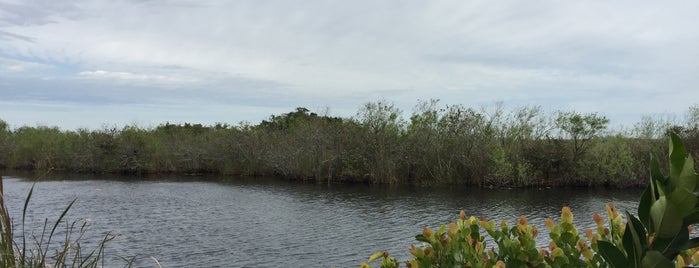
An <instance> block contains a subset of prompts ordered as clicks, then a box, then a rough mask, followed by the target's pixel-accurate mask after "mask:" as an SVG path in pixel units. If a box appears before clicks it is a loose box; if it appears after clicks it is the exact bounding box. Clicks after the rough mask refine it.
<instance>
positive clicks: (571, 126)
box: [556, 112, 609, 162]
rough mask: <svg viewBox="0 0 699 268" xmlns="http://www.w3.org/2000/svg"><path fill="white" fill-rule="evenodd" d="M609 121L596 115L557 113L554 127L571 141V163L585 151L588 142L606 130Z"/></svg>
mask: <svg viewBox="0 0 699 268" xmlns="http://www.w3.org/2000/svg"><path fill="white" fill-rule="evenodd" d="M608 123H609V119H607V118H606V117H605V116H601V115H598V114H597V113H588V114H580V113H577V112H559V114H558V117H557V118H556V125H557V126H558V128H560V129H561V131H563V134H564V136H565V137H567V138H569V139H571V140H572V141H573V161H574V162H575V161H576V160H577V159H578V158H580V157H581V156H582V155H583V154H585V150H586V149H587V145H588V142H589V141H590V140H591V139H593V138H594V137H596V136H598V135H599V134H600V133H602V131H604V130H605V129H607V124H608Z"/></svg>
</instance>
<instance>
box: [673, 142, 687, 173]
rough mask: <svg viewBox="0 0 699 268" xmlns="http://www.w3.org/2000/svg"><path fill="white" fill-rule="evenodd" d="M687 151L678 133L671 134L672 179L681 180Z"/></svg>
mask: <svg viewBox="0 0 699 268" xmlns="http://www.w3.org/2000/svg"><path fill="white" fill-rule="evenodd" d="M685 157H687V151H686V150H685V148H684V143H682V139H681V138H680V136H678V135H677V134H676V133H674V132H673V133H670V178H672V177H675V178H679V177H680V173H681V172H682V169H683V168H684V162H685Z"/></svg>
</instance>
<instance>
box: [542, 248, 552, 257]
mask: <svg viewBox="0 0 699 268" xmlns="http://www.w3.org/2000/svg"><path fill="white" fill-rule="evenodd" d="M539 255H541V256H543V257H548V256H550V255H551V254H549V251H548V250H546V249H543V248H542V249H539Z"/></svg>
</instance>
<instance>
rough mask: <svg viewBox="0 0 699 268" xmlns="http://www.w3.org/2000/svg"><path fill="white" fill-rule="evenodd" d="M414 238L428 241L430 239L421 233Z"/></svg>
mask: <svg viewBox="0 0 699 268" xmlns="http://www.w3.org/2000/svg"><path fill="white" fill-rule="evenodd" d="M415 240H417V241H420V242H425V243H430V240H429V239H427V237H425V236H424V235H422V234H419V235H416V236H415Z"/></svg>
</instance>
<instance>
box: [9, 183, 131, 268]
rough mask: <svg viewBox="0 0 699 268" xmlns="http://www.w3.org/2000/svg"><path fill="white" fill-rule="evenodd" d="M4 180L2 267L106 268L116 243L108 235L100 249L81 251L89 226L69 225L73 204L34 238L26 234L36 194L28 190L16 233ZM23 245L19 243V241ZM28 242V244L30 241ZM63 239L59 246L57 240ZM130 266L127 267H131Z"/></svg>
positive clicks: (47, 223) (85, 224)
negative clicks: (110, 247)
mask: <svg viewBox="0 0 699 268" xmlns="http://www.w3.org/2000/svg"><path fill="white" fill-rule="evenodd" d="M2 186H3V184H2V177H1V176H0V267H2V268H14V267H26V268H32V267H36V268H46V267H55V268H59V267H104V257H105V251H104V249H105V245H106V243H107V242H109V241H111V240H112V239H114V236H113V235H111V234H107V235H105V236H104V237H103V238H102V239H101V240H100V241H98V242H97V246H95V247H94V248H92V249H91V250H87V251H85V250H84V249H83V247H82V244H83V235H84V234H85V232H86V230H87V222H78V221H73V222H70V223H69V222H67V221H66V220H65V216H66V214H67V213H68V211H69V210H70V208H71V207H72V206H73V203H74V202H75V200H73V201H71V202H70V203H69V204H68V205H67V206H66V208H65V209H64V210H63V211H62V212H61V214H60V216H59V217H58V218H57V219H56V221H55V222H54V223H53V224H50V223H49V221H48V219H46V220H44V225H43V228H42V230H41V233H40V234H38V235H34V234H32V233H31V232H29V233H28V232H27V230H25V225H26V224H25V219H26V216H27V207H28V205H29V201H30V200H31V197H32V194H33V192H34V186H32V188H31V189H30V190H29V193H28V194H27V197H26V199H25V200H24V207H23V209H22V220H21V226H20V227H21V233H20V234H19V237H20V238H19V239H18V237H17V236H18V234H16V233H14V226H13V221H12V218H11V217H10V214H9V212H8V209H7V206H6V204H5V198H4V191H3V187H2ZM62 225H65V230H64V231H65V234H63V235H62V236H60V237H58V233H57V230H58V228H62V227H61V226H62ZM20 239H21V241H17V240H20ZM28 239H29V241H27V240H28ZM56 239H61V242H60V243H58V244H56V243H55V240H56ZM128 265H129V264H127V266H128Z"/></svg>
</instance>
